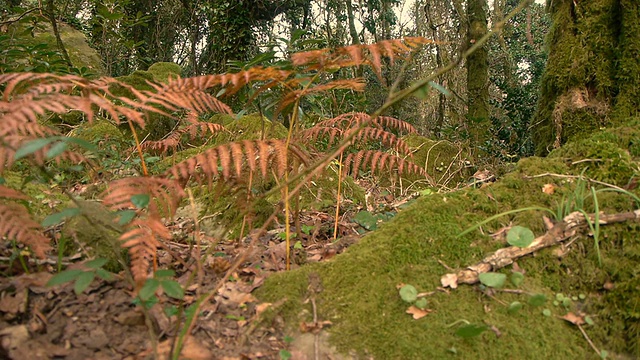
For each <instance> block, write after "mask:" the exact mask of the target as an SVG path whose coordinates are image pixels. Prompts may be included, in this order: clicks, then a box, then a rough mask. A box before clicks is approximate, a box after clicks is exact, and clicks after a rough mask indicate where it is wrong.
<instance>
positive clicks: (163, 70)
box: [147, 62, 182, 83]
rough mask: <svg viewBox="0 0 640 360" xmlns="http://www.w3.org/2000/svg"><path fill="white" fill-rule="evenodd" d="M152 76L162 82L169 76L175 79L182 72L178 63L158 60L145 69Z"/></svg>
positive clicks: (165, 81)
mask: <svg viewBox="0 0 640 360" xmlns="http://www.w3.org/2000/svg"><path fill="white" fill-rule="evenodd" d="M147 71H148V72H149V73H151V75H153V78H154V79H155V80H156V81H158V82H162V83H167V82H168V81H169V78H173V79H176V78H177V77H178V76H180V73H182V68H181V67H180V65H178V64H176V63H172V62H159V63H155V64H153V65H151V66H149V69H148V70H147Z"/></svg>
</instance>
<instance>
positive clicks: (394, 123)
mask: <svg viewBox="0 0 640 360" xmlns="http://www.w3.org/2000/svg"><path fill="white" fill-rule="evenodd" d="M373 122H374V123H375V124H377V125H379V126H382V127H384V128H387V129H396V130H398V131H400V132H406V133H407V134H415V133H417V132H418V131H417V130H416V128H415V127H414V126H413V125H411V124H409V123H408V122H406V121H402V120H399V119H396V118H393V117H391V116H378V117H376V118H375V119H373Z"/></svg>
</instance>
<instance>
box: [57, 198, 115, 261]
mask: <svg viewBox="0 0 640 360" xmlns="http://www.w3.org/2000/svg"><path fill="white" fill-rule="evenodd" d="M78 203H79V204H80V214H79V215H76V216H74V217H72V218H70V219H68V220H67V221H66V222H65V224H64V226H63V228H62V231H61V233H62V236H63V237H65V238H66V239H71V240H73V241H76V242H77V243H78V244H79V245H80V246H81V247H82V249H83V251H87V252H88V255H89V256H90V257H95V258H104V259H107V260H108V263H107V264H106V265H105V269H107V270H109V271H112V272H119V271H121V270H122V263H121V261H124V259H126V256H127V255H126V252H127V251H126V249H123V248H122V247H121V246H120V242H119V241H118V238H119V237H120V235H121V234H122V232H123V229H122V227H120V226H119V225H118V224H117V222H116V221H115V220H116V215H115V214H114V213H113V212H111V211H109V209H107V208H106V207H104V206H103V205H102V204H101V203H99V202H96V201H85V200H79V201H78Z"/></svg>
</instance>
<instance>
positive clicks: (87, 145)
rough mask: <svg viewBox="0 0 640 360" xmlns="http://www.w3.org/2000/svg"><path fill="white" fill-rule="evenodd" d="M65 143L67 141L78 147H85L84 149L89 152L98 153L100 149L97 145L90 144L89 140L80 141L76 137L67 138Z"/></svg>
mask: <svg viewBox="0 0 640 360" xmlns="http://www.w3.org/2000/svg"><path fill="white" fill-rule="evenodd" d="M64 141H66V142H68V143H73V144H76V145H78V146H80V147H83V148H85V149H87V150H90V151H93V152H98V147H97V146H96V145H95V144H93V143H91V142H89V141H87V140H84V139H80V138H76V137H67V138H64Z"/></svg>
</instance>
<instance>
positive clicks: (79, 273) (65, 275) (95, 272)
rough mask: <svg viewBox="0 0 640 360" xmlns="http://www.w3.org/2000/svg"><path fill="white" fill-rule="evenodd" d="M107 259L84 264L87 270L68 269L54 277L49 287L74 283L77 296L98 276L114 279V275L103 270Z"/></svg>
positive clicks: (48, 284)
mask: <svg viewBox="0 0 640 360" xmlns="http://www.w3.org/2000/svg"><path fill="white" fill-rule="evenodd" d="M107 261H108V260H107V259H94V260H91V261H89V262H87V263H85V264H84V267H85V269H68V270H64V271H62V272H60V273H58V274H56V275H54V276H53V277H52V278H51V279H50V280H49V281H48V282H47V286H55V285H60V284H64V283H67V282H71V281H74V282H75V283H74V285H73V291H74V292H75V293H76V295H80V294H81V293H83V292H84V291H85V290H86V289H87V288H88V287H89V285H91V283H92V282H93V280H94V279H95V277H96V276H98V277H99V278H101V279H103V280H106V281H109V280H112V279H113V274H111V273H110V272H108V271H107V270H105V269H103V268H102V267H103V266H104V265H105V264H106V263H107Z"/></svg>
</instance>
